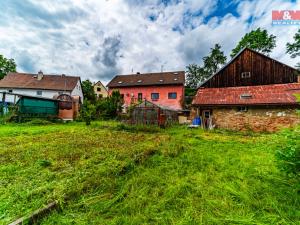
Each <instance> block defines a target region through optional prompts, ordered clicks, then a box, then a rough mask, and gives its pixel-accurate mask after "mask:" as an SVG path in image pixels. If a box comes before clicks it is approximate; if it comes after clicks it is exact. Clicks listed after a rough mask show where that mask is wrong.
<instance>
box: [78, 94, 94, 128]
mask: <svg viewBox="0 0 300 225" xmlns="http://www.w3.org/2000/svg"><path fill="white" fill-rule="evenodd" d="M80 115H81V117H82V119H83V120H84V121H85V124H86V125H87V126H88V125H90V124H91V121H92V119H94V118H95V115H96V106H95V105H93V104H91V102H90V101H89V100H86V99H85V100H84V101H83V104H82V108H81V113H80Z"/></svg>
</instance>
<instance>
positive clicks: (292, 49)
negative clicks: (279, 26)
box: [286, 29, 300, 70]
mask: <svg viewBox="0 0 300 225" xmlns="http://www.w3.org/2000/svg"><path fill="white" fill-rule="evenodd" d="M286 53H288V54H290V56H291V57H292V58H296V57H297V56H300V29H299V30H298V31H297V33H296V34H295V35H294V42H293V43H287V44H286ZM296 67H297V68H298V69H299V70H300V62H298V63H297V65H296Z"/></svg>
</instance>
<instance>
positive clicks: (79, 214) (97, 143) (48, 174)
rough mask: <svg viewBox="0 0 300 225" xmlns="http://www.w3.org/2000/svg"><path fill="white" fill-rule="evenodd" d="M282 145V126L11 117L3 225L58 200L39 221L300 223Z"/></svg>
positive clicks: (1, 155) (0, 213)
mask: <svg viewBox="0 0 300 225" xmlns="http://www.w3.org/2000/svg"><path fill="white" fill-rule="evenodd" d="M283 145H285V140H284V138H283V135H281V134H280V133H279V134H245V133H244V134H242V133H234V132H225V131H218V130H217V131H212V132H208V131H203V130H200V129H199V130H189V129H186V128H185V127H173V128H168V129H165V130H160V129H158V128H156V129H154V128H153V129H152V128H150V129H146V128H142V127H140V128H138V129H131V128H130V127H127V126H122V125H120V124H118V123H115V122H94V123H93V124H92V125H91V126H90V127H86V126H85V125H84V124H82V123H70V124H56V125H3V126H1V127H0V221H1V222H0V224H8V223H9V222H12V221H14V220H15V219H17V218H19V217H21V216H24V215H28V214H29V213H30V212H32V211H34V210H36V209H38V208H41V207H43V206H44V205H46V204H47V203H49V202H51V201H53V200H58V201H59V202H60V205H61V210H60V211H55V212H52V213H51V214H49V215H48V216H47V217H45V218H44V219H43V220H42V221H41V224H49V225H50V224H51V225H52V224H299V221H300V212H299V209H300V204H299V199H300V198H299V194H297V185H298V183H297V181H296V180H293V179H291V178H287V177H286V176H285V174H283V173H282V172H280V171H279V170H278V169H277V167H276V163H275V158H274V152H275V151H276V148H279V147H280V146H283ZM298 187H299V186H298Z"/></svg>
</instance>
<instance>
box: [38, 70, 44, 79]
mask: <svg viewBox="0 0 300 225" xmlns="http://www.w3.org/2000/svg"><path fill="white" fill-rule="evenodd" d="M43 76H44V74H43V72H42V71H41V70H40V71H39V72H38V75H37V80H42V79H43Z"/></svg>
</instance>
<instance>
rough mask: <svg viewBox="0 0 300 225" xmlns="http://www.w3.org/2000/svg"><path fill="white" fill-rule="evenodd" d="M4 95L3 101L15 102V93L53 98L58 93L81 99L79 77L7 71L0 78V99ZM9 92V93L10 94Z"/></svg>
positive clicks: (16, 98)
mask: <svg viewBox="0 0 300 225" xmlns="http://www.w3.org/2000/svg"><path fill="white" fill-rule="evenodd" d="M3 92H5V93H7V94H6V95H5V102H8V103H15V102H16V101H17V100H18V97H17V95H15V94H20V95H28V96H38V97H43V98H54V97H55V96H58V95H60V94H68V95H71V96H79V97H80V99H81V102H82V101H83V93H82V88H81V81H80V77H75V76H66V75H64V74H62V75H44V74H43V72H41V71H40V72H38V74H28V73H8V74H7V76H5V77H4V78H3V79H2V80H0V98H1V99H0V101H1V100H2V97H3ZM10 93H11V94H10Z"/></svg>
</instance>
